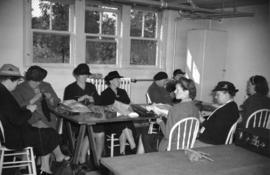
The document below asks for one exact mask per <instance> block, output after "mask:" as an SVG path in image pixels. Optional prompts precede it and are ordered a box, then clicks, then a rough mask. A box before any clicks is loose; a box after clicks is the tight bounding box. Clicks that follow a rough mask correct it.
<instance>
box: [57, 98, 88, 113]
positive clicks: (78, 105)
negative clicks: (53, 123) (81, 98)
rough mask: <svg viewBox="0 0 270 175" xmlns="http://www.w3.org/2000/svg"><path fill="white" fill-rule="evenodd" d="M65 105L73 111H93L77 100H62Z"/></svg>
mask: <svg viewBox="0 0 270 175" xmlns="http://www.w3.org/2000/svg"><path fill="white" fill-rule="evenodd" d="M62 104H63V105H66V106H68V107H69V108H70V109H68V110H70V111H71V112H79V113H86V112H91V111H90V110H89V108H88V107H87V106H85V105H83V104H81V103H79V102H77V101H75V100H65V101H63V102H62Z"/></svg>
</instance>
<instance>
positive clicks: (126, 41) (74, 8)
mask: <svg viewBox="0 0 270 175" xmlns="http://www.w3.org/2000/svg"><path fill="white" fill-rule="evenodd" d="M86 1H87V0H80V1H77V0H75V4H70V7H69V31H50V32H51V33H52V34H60V35H61V34H64V35H65V34H69V35H70V58H69V63H34V62H33V40H32V38H33V32H44V33H50V32H48V30H45V31H43V30H41V29H32V26H31V21H32V16H31V0H24V13H23V14H24V16H23V17H24V27H23V29H24V31H23V33H24V35H23V41H24V46H23V57H24V59H23V63H24V65H25V66H30V65H33V64H37V65H41V66H44V67H47V68H71V67H72V68H73V67H74V65H76V64H79V63H82V62H86V37H87V36H96V35H93V34H89V33H88V34H87V33H86V32H85V8H86V7H87V6H86ZM88 2H89V1H88ZM101 4H103V5H108V4H106V3H101ZM110 5H111V4H110ZM111 6H116V7H118V8H119V10H118V14H117V27H116V35H115V37H113V38H115V39H116V44H117V47H116V48H117V49H116V63H115V64H90V65H91V68H93V69H106V68H109V69H118V68H123V69H134V70H145V69H151V70H156V69H157V70H159V69H161V68H164V66H165V64H164V61H162V58H161V57H163V56H162V55H164V51H166V48H163V47H161V46H162V45H163V41H164V38H163V34H162V33H163V32H164V31H163V29H162V27H163V26H162V25H164V24H163V23H164V22H163V20H164V19H163V12H160V11H158V10H156V9H146V8H143V7H136V8H135V9H138V10H142V11H146V12H149V11H150V12H155V13H156V14H157V15H156V18H157V19H156V20H157V24H156V31H155V32H156V36H155V40H156V41H157V46H156V47H157V48H156V59H155V65H132V64H130V46H131V39H133V38H134V39H138V37H131V36H130V22H131V20H130V12H131V11H130V10H131V9H132V8H133V7H132V6H130V5H124V4H122V5H119V4H115V5H111ZM107 10H109V9H107ZM103 11H104V10H103ZM114 12H115V11H114ZM101 36H102V37H112V36H111V35H101ZM142 39H143V40H153V39H151V38H142Z"/></svg>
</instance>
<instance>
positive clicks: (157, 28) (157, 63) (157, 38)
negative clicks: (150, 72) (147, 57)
mask: <svg viewBox="0 0 270 175" xmlns="http://www.w3.org/2000/svg"><path fill="white" fill-rule="evenodd" d="M131 9H132V8H131ZM131 9H130V12H129V17H130V15H131ZM133 9H134V10H140V11H143V23H142V35H143V33H144V26H145V22H144V19H145V17H144V16H145V14H146V13H147V12H152V13H155V16H156V26H155V37H154V38H147V37H142V36H141V37H134V36H130V30H129V34H128V35H129V36H128V38H129V42H130V49H131V40H132V39H133V40H144V41H156V43H157V45H156V58H155V64H154V65H133V64H130V59H131V55H130V52H129V59H128V63H129V67H133V68H142V69H145V68H147V69H149V68H150V69H151V68H152V69H153V68H160V67H161V66H162V65H161V64H160V62H161V61H160V59H161V57H160V55H161V54H160V44H161V39H160V38H161V35H160V34H161V19H162V18H161V13H160V12H158V11H157V10H155V9H152V10H149V9H145V8H142V7H141V8H139V7H135V8H133ZM130 22H131V20H130Z"/></svg>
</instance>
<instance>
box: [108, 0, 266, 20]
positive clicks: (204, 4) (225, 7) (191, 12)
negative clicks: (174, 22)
mask: <svg viewBox="0 0 270 175" xmlns="http://www.w3.org/2000/svg"><path fill="white" fill-rule="evenodd" d="M104 1H107V2H108V1H109V2H114V3H121V4H130V5H135V6H145V7H151V8H158V9H169V10H175V11H178V13H179V16H180V18H189V19H221V18H236V17H252V16H254V13H253V12H239V11H238V7H243V6H250V5H259V4H265V5H268V3H269V0H104Z"/></svg>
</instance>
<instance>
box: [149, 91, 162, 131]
mask: <svg viewBox="0 0 270 175" xmlns="http://www.w3.org/2000/svg"><path fill="white" fill-rule="evenodd" d="M145 97H146V104H152V101H151V99H150V96H149V94H148V92H147V93H146V94H145ZM159 129H160V128H159V125H158V124H157V122H156V120H155V119H154V120H151V121H150V122H149V129H148V134H157V133H158V131H159Z"/></svg>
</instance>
